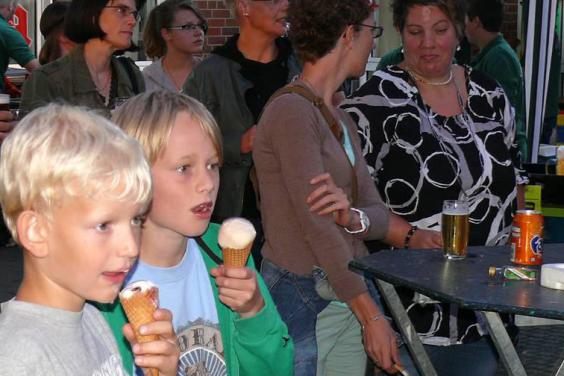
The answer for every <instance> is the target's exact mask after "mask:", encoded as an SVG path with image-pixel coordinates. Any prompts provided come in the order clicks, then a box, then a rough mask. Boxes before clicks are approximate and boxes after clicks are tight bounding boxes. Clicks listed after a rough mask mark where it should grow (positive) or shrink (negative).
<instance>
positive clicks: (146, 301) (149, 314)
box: [120, 288, 159, 376]
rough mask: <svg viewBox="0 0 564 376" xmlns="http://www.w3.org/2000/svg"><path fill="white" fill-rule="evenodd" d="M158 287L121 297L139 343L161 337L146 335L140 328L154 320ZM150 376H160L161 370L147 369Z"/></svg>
mask: <svg viewBox="0 0 564 376" xmlns="http://www.w3.org/2000/svg"><path fill="white" fill-rule="evenodd" d="M158 293H159V291H158V289H156V288H153V289H151V290H150V291H148V292H147V293H146V294H143V293H141V292H139V293H136V294H133V295H132V296H131V297H129V298H127V299H125V298H122V297H120V302H121V305H122V307H123V310H124V311H125V315H126V316H127V320H128V321H129V323H130V324H131V327H132V328H133V331H134V332H135V338H136V339H137V342H139V343H145V342H151V341H157V340H158V339H159V337H158V336H156V335H149V336H144V335H141V333H139V328H140V327H141V326H142V325H144V324H148V323H151V322H153V321H154V318H153V313H154V312H155V311H156V310H157V308H158V303H157V302H158ZM147 372H148V373H147V375H149V376H159V370H157V369H154V368H151V369H149V370H147Z"/></svg>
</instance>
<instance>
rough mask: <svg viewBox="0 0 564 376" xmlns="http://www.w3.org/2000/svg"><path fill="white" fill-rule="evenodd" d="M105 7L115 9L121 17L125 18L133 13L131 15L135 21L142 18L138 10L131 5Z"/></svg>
mask: <svg viewBox="0 0 564 376" xmlns="http://www.w3.org/2000/svg"><path fill="white" fill-rule="evenodd" d="M104 8H112V9H115V10H116V12H117V14H118V15H119V16H120V17H121V18H125V17H127V16H129V15H131V16H133V18H134V19H135V21H139V20H140V19H141V15H140V14H139V11H138V10H135V9H131V8H130V7H128V6H126V5H106V6H105V7H104Z"/></svg>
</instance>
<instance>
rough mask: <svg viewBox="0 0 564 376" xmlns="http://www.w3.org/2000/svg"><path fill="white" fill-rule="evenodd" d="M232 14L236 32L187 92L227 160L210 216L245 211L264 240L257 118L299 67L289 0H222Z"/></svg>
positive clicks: (214, 53)
mask: <svg viewBox="0 0 564 376" xmlns="http://www.w3.org/2000/svg"><path fill="white" fill-rule="evenodd" d="M224 3H225V5H226V6H227V7H228V8H229V9H230V10H231V11H232V13H233V14H234V15H235V16H236V20H237V22H238V23H239V30H240V33H239V34H236V35H234V36H233V37H232V38H230V39H229V40H228V41H227V42H226V43H225V44H224V45H223V46H221V47H218V48H216V49H215V50H213V51H212V53H211V56H209V57H208V58H207V59H205V60H204V61H203V62H202V63H201V64H200V65H198V66H197V67H196V69H195V70H194V71H193V72H192V75H191V76H190V77H189V78H188V81H187V82H186V86H185V87H184V88H185V93H186V94H188V95H190V96H192V97H194V98H196V99H198V100H199V101H200V102H202V103H203V104H204V105H205V106H206V107H207V109H208V110H209V111H210V112H211V113H212V114H213V116H214V118H215V120H216V121H217V123H218V125H219V128H220V129H221V133H222V136H223V153H224V159H225V163H224V164H223V166H222V168H221V171H220V174H221V185H220V188H219V194H218V197H217V202H216V206H215V210H214V216H213V221H215V222H221V221H223V219H225V218H229V217H233V216H243V217H245V218H247V219H249V220H251V221H252V222H253V223H254V224H255V227H257V230H258V231H259V232H258V234H257V240H256V241H255V244H256V245H257V248H255V249H254V250H253V254H255V255H256V251H257V250H258V248H259V247H260V244H261V243H262V239H261V238H262V235H261V232H262V231H261V227H260V215H259V212H258V209H257V204H256V196H255V190H254V187H253V184H252V183H251V179H250V178H249V175H250V172H251V168H252V163H253V162H252V156H251V151H252V149H253V140H254V135H255V131H256V123H257V121H258V118H259V116H260V113H261V112H262V108H263V107H264V105H265V104H266V102H267V101H268V98H270V96H271V95H272V93H274V92H275V91H276V90H277V89H279V88H281V87H282V86H284V85H286V83H288V82H289V81H290V80H291V79H292V78H293V77H294V76H296V75H297V74H298V73H299V72H300V70H301V68H300V66H299V63H298V61H297V59H296V58H295V56H294V54H293V53H292V48H291V45H290V43H289V41H288V40H287V39H286V38H281V36H282V35H283V34H285V33H286V30H287V24H286V12H287V9H288V0H268V1H254V0H224Z"/></svg>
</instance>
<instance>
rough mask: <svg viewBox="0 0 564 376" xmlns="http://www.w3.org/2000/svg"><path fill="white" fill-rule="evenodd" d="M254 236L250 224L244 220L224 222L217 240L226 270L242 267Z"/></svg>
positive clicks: (254, 233)
mask: <svg viewBox="0 0 564 376" xmlns="http://www.w3.org/2000/svg"><path fill="white" fill-rule="evenodd" d="M256 234H257V233H256V231H255V228H254V227H253V225H252V223H251V222H249V221H247V220H246V219H244V218H229V219H227V220H225V221H224V222H223V224H222V225H221V228H220V230H219V235H218V238H217V241H218V243H219V246H220V247H221V251H222V253H223V265H225V267H227V268H242V267H244V266H245V265H246V264H247V259H248V257H249V253H250V252H251V248H252V246H253V241H254V240H255V236H256Z"/></svg>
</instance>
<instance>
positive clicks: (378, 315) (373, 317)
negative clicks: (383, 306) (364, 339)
mask: <svg viewBox="0 0 564 376" xmlns="http://www.w3.org/2000/svg"><path fill="white" fill-rule="evenodd" d="M383 316H384V315H383V314H381V313H379V314H377V315H374V316H372V317H370V318H369V319H368V321H367V322H366V323H367V324H368V323H369V322H370V321H378V320H380V319H381V318H382V317H383ZM360 328H361V329H362V331H363V332H364V325H361V326H360Z"/></svg>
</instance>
